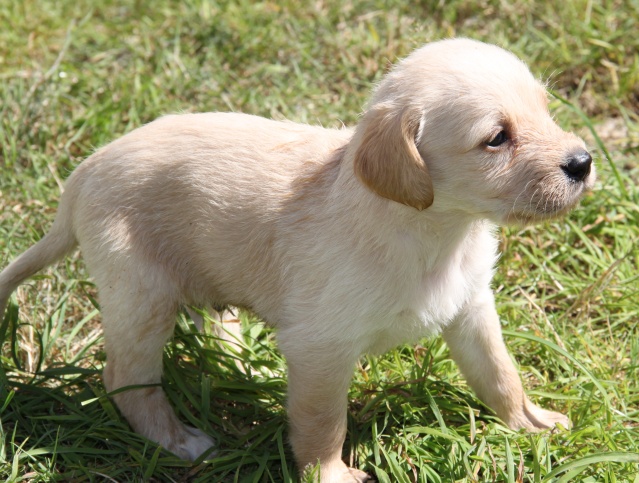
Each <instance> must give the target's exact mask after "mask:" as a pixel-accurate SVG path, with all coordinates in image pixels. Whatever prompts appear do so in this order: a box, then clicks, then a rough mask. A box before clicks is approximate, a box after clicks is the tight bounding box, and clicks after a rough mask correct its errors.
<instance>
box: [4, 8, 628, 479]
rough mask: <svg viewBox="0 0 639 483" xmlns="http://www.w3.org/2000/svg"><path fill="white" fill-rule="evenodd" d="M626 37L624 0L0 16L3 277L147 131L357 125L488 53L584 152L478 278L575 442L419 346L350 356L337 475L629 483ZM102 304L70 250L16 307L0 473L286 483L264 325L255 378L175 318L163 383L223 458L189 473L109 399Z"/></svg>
mask: <svg viewBox="0 0 639 483" xmlns="http://www.w3.org/2000/svg"><path fill="white" fill-rule="evenodd" d="M638 19H639V4H638V3H637V2H636V1H631V0H628V1H602V2H594V1H575V2H559V3H557V2H550V1H541V2H533V1H528V0H515V1H514V2H499V1H487V0H483V1H479V2H472V3H471V2H464V1H461V0H452V1H449V2H435V1H432V0H424V1H421V2H400V1H396V2H394V1H388V2H387V1H384V2H382V1H375V0H370V1H344V2H336V1H331V0H327V1H324V2H292V1H282V2H253V1H248V0H239V1H235V2H231V1H222V0H220V1H207V0H199V1H185V2H179V3H178V2H171V1H169V0H158V1H156V2H153V3H151V2H145V1H143V0H138V1H124V2H116V1H111V0H103V1H101V2H96V1H91V0H77V1H75V2H36V1H34V0H25V1H24V2H13V1H11V0H0V25H3V27H4V28H2V29H0V77H1V81H0V112H1V116H0V148H1V151H0V193H1V195H0V264H1V265H2V266H4V265H5V264H6V263H7V262H8V261H9V260H11V259H13V258H14V257H15V256H16V255H18V254H19V253H20V252H21V251H23V250H24V249H26V248H27V247H28V246H30V245H31V244H32V243H33V242H34V241H36V240H37V239H39V238H40V237H41V236H42V234H43V233H44V232H45V231H46V229H47V228H48V226H49V225H50V223H51V221H52V219H53V216H54V213H55V208H56V204H57V200H58V198H59V192H60V185H61V184H62V183H63V180H64V179H65V178H66V177H67V176H68V175H69V173H70V172H71V170H72V169H73V167H74V166H76V165H77V164H78V163H79V162H80V161H81V160H82V159H83V158H84V157H86V156H87V155H88V154H89V153H91V152H92V150H93V149H94V148H95V147H97V146H100V145H103V144H105V143H107V142H108V141H110V140H112V139H114V138H116V137H118V136H119V135H121V134H122V133H125V132H127V131H130V130H132V129H134V128H135V127H137V126H139V125H141V124H143V123H145V122H148V121H150V120H152V119H154V118H155V117H157V116H159V115H161V114H164V113H169V112H195V111H209V110H210V111H214V110H224V111H228V110H234V111H241V112H246V113H253V114H259V115H263V116H267V117H274V118H278V119H282V118H286V119H291V120H294V121H300V122H309V123H317V124H322V125H325V126H339V125H341V124H342V123H346V124H352V123H354V122H356V121H357V117H358V115H359V113H360V112H361V110H362V107H363V105H364V103H365V102H366V99H367V96H368V93H369V91H370V89H371V86H372V85H373V84H374V83H375V82H376V81H378V80H379V79H380V77H381V76H382V75H383V73H384V72H385V71H386V70H387V68H388V67H389V65H390V64H391V63H392V62H393V61H395V60H396V59H397V58H400V57H402V56H404V55H406V54H407V53H408V52H410V51H411V50H412V49H413V48H415V47H416V46H418V45H420V44H422V43H424V42H427V41H430V40H434V39H438V38H443V37H448V36H451V35H458V36H468V37H473V38H478V39H480V40H484V41H488V42H493V43H498V44H501V45H503V46H505V47H507V48H509V49H511V50H512V51H514V52H515V53H516V54H517V55H519V56H520V57H522V58H523V59H525V60H526V61H527V62H528V63H529V64H530V65H531V68H532V70H533V71H534V72H535V73H536V74H537V75H539V76H540V77H543V78H544V79H548V82H549V85H550V87H551V88H552V89H553V92H554V93H555V94H556V98H555V100H554V101H553V102H552V106H551V107H552V109H553V112H554V115H555V117H556V118H557V120H558V122H559V123H560V124H561V125H562V126H564V127H565V128H566V129H574V130H576V131H577V132H579V133H580V134H582V135H583V136H584V137H585V138H586V139H587V141H588V142H589V144H590V146H591V147H592V150H593V152H594V153H595V156H596V159H597V164H598V169H599V174H600V180H599V182H598V185H597V188H596V190H595V191H594V192H593V194H592V195H590V196H588V197H587V199H585V200H584V202H583V203H582V205H581V206H580V207H579V208H578V209H577V210H576V211H575V212H573V213H572V214H571V215H570V216H569V217H568V218H567V219H564V220H561V221H555V222H552V223H547V224H545V225H543V226H536V227H526V228H516V229H515V228H511V229H503V230H502V233H501V235H502V236H501V240H502V242H501V243H502V247H501V248H502V250H503V256H502V258H501V260H500V262H499V265H498V267H497V268H498V270H497V274H496V277H495V283H494V287H495V291H496V298H497V302H498V307H499V311H500V315H501V317H502V321H503V324H504V333H505V338H506V341H507V343H508V345H509V347H510V350H511V352H512V354H513V356H514V358H515V359H516V360H517V361H518V364H519V367H520V370H521V374H522V377H523V379H524V380H525V386H526V387H527V388H528V391H529V394H530V395H531V397H532V398H533V399H534V400H535V401H537V402H539V403H541V404H542V405H544V406H547V407H549V408H554V409H557V410H561V411H563V412H566V413H568V414H569V415H570V418H571V420H572V422H573V425H574V428H573V429H572V430H570V431H553V432H544V433H538V434H527V433H523V432H513V431H510V430H508V429H506V428H505V427H504V426H503V424H502V423H501V422H500V421H499V420H498V419H496V418H495V417H493V416H492V415H491V413H490V411H489V410H487V408H485V407H484V406H483V405H482V404H481V403H480V402H479V401H478V400H477V399H476V397H475V396H474V395H473V394H472V392H470V391H469V389H468V388H467V386H466V385H465V384H464V382H463V380H462V378H461V377H460V375H459V372H458V370H457V368H456V367H455V365H454V364H453V362H452V361H451V359H450V357H449V354H448V350H447V349H446V346H445V345H444V344H443V342H442V341H441V340H440V339H438V338H434V339H426V340H422V341H421V342H420V343H418V344H417V345H415V346H410V347H408V346H407V347H400V348H398V349H397V350H394V351H392V352H389V353H388V354H386V355H384V356H382V357H378V358H363V359H362V360H361V363H360V365H359V367H358V369H357V371H356V373H355V378H354V382H353V384H352V386H351V394H350V411H349V434H348V439H347V443H346V446H345V457H346V458H347V459H348V460H350V461H352V462H353V463H354V464H356V465H358V466H359V467H360V468H363V469H366V470H367V471H369V472H370V473H374V474H375V475H376V476H377V479H378V480H379V481H389V482H404V481H406V482H412V481H428V482H453V481H454V482H479V481H481V482H484V481H485V482H534V483H537V482H569V481H579V482H631V483H637V482H639V476H637V475H638V474H639V410H638V409H637V408H638V407H639V390H638V389H637V388H638V387H639V376H638V374H639V337H638V336H639V329H638V322H639V248H638V246H637V243H636V241H637V240H638V239H639V190H638V189H637V184H638V182H639V163H638V159H639V115H638V114H637V112H639V60H638V59H639V57H637V52H638V51H639V37H638V36H637V35H636V25H637V21H638ZM95 295H96V294H95V290H94V287H93V286H92V284H91V282H90V280H89V279H88V275H87V273H86V271H85V270H84V267H83V264H82V259H81V258H80V257H79V255H77V254H76V255H75V256H73V257H71V258H69V259H67V260H66V261H64V262H61V263H60V264H59V265H57V266H56V267H52V268H50V269H48V270H46V271H44V272H43V273H41V274H40V275H38V276H37V277H35V278H34V279H32V280H30V281H29V282H27V283H26V284H25V285H23V286H22V287H21V288H20V289H19V290H18V291H17V292H16V294H15V296H14V299H13V302H14V304H12V305H11V306H10V309H9V312H8V314H7V316H6V317H5V319H4V321H3V322H2V325H1V326H0V345H1V349H2V351H1V356H0V421H1V423H0V478H2V477H3V478H4V479H5V480H6V481H12V482H13V481H47V482H49V481H141V480H149V481H194V482H197V481H229V482H230V481H242V482H244V481H255V482H257V481H260V482H262V481H274V482H280V481H295V480H296V476H295V475H296V469H295V467H294V465H293V463H292V456H291V451H290V448H289V446H288V444H287V439H286V438H287V436H286V416H285V412H284V409H283V408H284V403H285V391H286V375H285V374H286V372H285V366H284V363H283V360H282V358H281V356H280V355H279V353H278V352H277V349H276V348H275V346H274V344H273V338H272V334H271V333H270V332H269V330H268V329H266V328H265V327H264V326H262V325H261V324H259V323H258V324H250V323H249V320H248V319H249V318H250V317H251V316H250V315H249V314H243V318H244V319H245V320H244V322H245V324H244V331H245V348H244V349H243V354H242V358H241V359H239V360H241V364H242V365H243V366H244V367H246V369H247V371H246V372H247V373H249V374H251V375H250V376H247V375H246V374H245V373H244V372H242V371H240V370H238V368H237V366H236V363H235V359H234V358H232V357H230V356H228V351H226V350H223V348H222V347H221V346H220V342H219V341H218V340H217V339H216V338H215V337H214V336H213V335H212V333H211V332H210V330H206V331H205V332H204V333H197V332H196V331H195V330H194V328H193V325H192V324H191V322H190V321H189V320H188V318H187V317H186V316H184V315H183V316H181V318H180V323H179V327H178V330H177V332H176V336H175V338H174V339H173V341H172V342H171V343H170V344H169V346H168V347H167V349H166V352H165V378H164V381H163V386H164V387H165V390H166V392H167V393H168V394H169V397H170V398H171V400H172V402H173V404H174V405H175V407H176V408H177V411H178V412H179V414H180V417H182V418H183V419H184V420H185V421H190V422H191V424H193V425H197V426H198V427H200V428H202V429H203V430H205V431H206V432H207V433H209V434H211V435H212V436H213V437H215V438H216V439H217V440H218V441H219V442H220V454H219V457H217V458H215V459H213V460H211V461H206V462H199V463H197V464H195V465H191V464H190V463H186V462H184V461H180V460H179V459H177V458H176V457H174V456H172V455H171V454H169V453H167V452H165V451H163V450H161V449H158V448H157V447H156V446H154V445H153V444H151V443H149V442H148V441H145V440H144V439H142V438H140V437H139V436H137V435H136V434H134V433H132V432H131V430H130V429H129V427H128V426H127V424H126V422H125V421H124V420H123V419H122V418H121V417H120V415H119V414H118V412H117V410H116V409H115V407H114V406H113V404H112V403H111V401H110V400H109V399H108V398H106V397H105V391H104V387H103V385H102V382H101V379H100V372H101V369H102V367H103V365H104V359H105V358H104V353H103V349H102V339H101V332H100V327H99V319H100V316H99V312H98V310H96V304H95ZM18 306H19V312H18Z"/></svg>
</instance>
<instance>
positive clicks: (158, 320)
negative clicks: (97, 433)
mask: <svg viewBox="0 0 639 483" xmlns="http://www.w3.org/2000/svg"><path fill="white" fill-rule="evenodd" d="M124 265H125V264H122V266H120V267H113V266H112V265H111V266H110V267H109V274H107V276H106V277H101V278H102V280H99V279H98V288H99V290H100V299H101V306H102V318H103V326H104V337H105V348H106V355H107V364H106V368H105V371H104V381H105V385H106V388H107V390H108V391H109V392H113V391H117V390H119V389H122V391H121V392H117V393H116V394H114V395H113V399H114V400H115V402H116V404H117V406H118V408H119V409H120V411H121V412H122V414H123V415H124V417H125V418H126V419H127V421H128V422H129V424H130V425H131V426H132V427H133V429H134V430H135V431H136V432H138V433H139V434H141V435H143V436H145V437H147V438H149V439H150V440H152V441H155V442H156V443H159V444H160V445H162V446H163V447H164V448H166V449H168V450H169V451H171V452H173V453H175V454H176V455H178V456H179V457H181V458H184V459H187V460H194V459H196V458H197V457H199V456H200V455H201V454H202V453H204V452H205V451H210V450H211V448H212V446H213V440H212V439H211V438H209V437H208V436H207V435H205V434H204V433H203V432H201V431H200V430H198V429H196V428H192V427H189V426H185V425H184V424H182V423H181V422H180V421H179V420H178V418H177V416H176V415H175V413H174V411H173V409H172V408H171V406H170V404H169V402H168V400H167V397H166V395H165V394H164V392H163V391H162V388H161V387H159V385H160V380H161V376H162V354H163V348H164V344H165V343H166V341H167V340H168V339H169V338H170V337H171V335H172V334H173V329H174V326H175V317H176V310H177V305H178V304H177V300H176V299H177V297H176V295H175V290H174V289H173V287H172V286H171V283H170V281H169V280H168V278H167V277H165V276H164V275H163V273H162V271H161V270H160V269H152V268H149V267H148V266H146V267H144V268H143V269H142V270H141V269H140V267H139V266H138V267H137V270H136V269H135V268H134V267H135V265H136V264H135V263H131V262H130V261H129V263H127V264H126V266H124ZM137 385H144V386H147V387H143V388H132V389H123V388H126V387H128V386H137Z"/></svg>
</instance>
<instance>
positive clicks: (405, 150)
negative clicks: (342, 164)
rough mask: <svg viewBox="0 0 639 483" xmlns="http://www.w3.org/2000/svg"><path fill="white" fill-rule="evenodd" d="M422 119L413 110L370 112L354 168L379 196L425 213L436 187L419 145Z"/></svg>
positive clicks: (386, 108) (363, 124)
mask: <svg viewBox="0 0 639 483" xmlns="http://www.w3.org/2000/svg"><path fill="white" fill-rule="evenodd" d="M420 119H421V113H420V112H419V111H418V110H415V109H410V108H404V109H403V110H400V109H397V108H394V107H392V106H391V107H389V106H375V107H373V108H372V109H371V110H369V111H368V112H366V114H364V118H363V119H362V122H361V123H360V126H361V127H362V128H363V129H364V132H363V133H362V135H361V138H360V145H359V146H358V147H357V150H356V152H355V160H354V168H355V174H356V176H357V177H358V178H359V179H360V180H361V181H362V182H363V183H364V184H365V185H366V186H368V187H369V188H370V189H371V190H372V191H374V192H375V193H377V194H378V195H380V196H383V197H384V198H388V199H390V200H393V201H397V202H398V203H403V204H405V205H408V206H412V207H413V208H417V209H418V210H423V209H424V208H428V207H429V206H430V205H432V204H433V184H432V182H431V178H430V174H429V173H428V167H427V166H426V163H425V162H424V160H423V159H422V157H421V155H420V154H419V151H418V150H417V146H416V144H415V137H416V136H417V131H418V129H419V123H420Z"/></svg>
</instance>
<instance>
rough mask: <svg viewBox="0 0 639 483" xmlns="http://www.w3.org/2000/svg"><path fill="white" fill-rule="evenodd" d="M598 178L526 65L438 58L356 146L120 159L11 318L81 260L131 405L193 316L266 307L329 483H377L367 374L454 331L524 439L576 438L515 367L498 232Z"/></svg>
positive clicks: (405, 67)
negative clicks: (360, 362) (365, 396)
mask: <svg viewBox="0 0 639 483" xmlns="http://www.w3.org/2000/svg"><path fill="white" fill-rule="evenodd" d="M502 141H503V142H502ZM590 164H591V163H590V156H589V155H588V153H587V151H586V150H585V147H584V144H583V142H582V141H581V140H580V139H579V138H577V137H576V136H574V135H573V134H570V133H566V132H564V131H562V130H561V129H560V128H559V127H558V126H557V125H556V124H555V123H554V122H553V120H552V118H551V116H550V115H549V113H548V110H547V100H546V92H545V90H544V88H543V86H542V85H541V84H540V83H539V82H538V81H537V80H535V79H534V78H533V76H532V75H531V74H530V72H529V71H528V69H527V68H526V66H525V65H524V64H523V63H522V62H521V61H519V60H518V59H517V58H516V57H515V56H513V55H512V54H510V53H508V52H506V51H504V50H502V49H500V48H498V47H495V46H491V45H487V44H483V43H480V42H476V41H472V40H467V39H453V40H445V41H440V42H435V43H431V44H427V45H426V46H424V47H422V48H421V49H418V50H416V51H415V52H413V53H412V54H411V55H410V56H409V57H407V58H406V59H404V60H403V61H401V62H399V63H398V64H397V66H396V67H395V68H394V69H393V70H392V71H391V72H390V73H389V74H388V75H387V76H386V77H385V78H384V79H383V80H382V82H381V83H380V85H379V86H378V87H377V89H376V90H375V92H374V95H373V98H372V100H371V102H370V104H369V105H368V107H367V109H366V111H365V112H364V114H363V115H362V118H361V121H360V122H359V124H358V125H357V126H356V127H355V128H354V129H341V130H332V129H324V128H321V127H313V126H307V125H301V124H295V123H291V122H275V121H271V120H266V119H263V118H259V117H254V116H248V115H243V114H222V113H206V114H184V115H174V116H166V117H163V118H161V119H158V120H157V121H155V122H152V123H150V124H148V125H146V126H144V127H141V128H139V129H137V130H135V131H133V132H131V133H129V134H127V135H125V136H123V137H122V138H120V139H118V140H117V141H114V142H112V143H111V144H109V145H107V146H105V147H103V148H101V149H99V150H98V151H97V152H96V153H95V154H93V155H92V156H90V157H89V158H88V159H87V160H86V161H84V162H83V163H82V164H81V165H80V166H78V168H77V169H76V170H75V171H74V172H73V174H72V175H71V176H70V177H69V179H68V181H67V184H66V189H65V192H64V194H63V196H62V199H61V201H60V207H59V210H58V214H57V217H56V219H55V221H54V223H53V226H52V228H51V230H50V231H49V232H48V233H47V234H46V236H44V238H42V240H41V241H39V242H38V243H37V244H36V245H34V246H33V247H31V248H30V249H29V250H27V251H26V252H25V253H24V254H22V255H21V256H20V257H18V258H17V259H16V260H15V261H13V262H12V263H11V264H10V265H9V266H8V267H7V268H6V269H5V270H4V271H3V272H2V273H1V274H0V313H3V312H4V307H5V306H6V303H7V300H8V298H9V296H10V294H11V292H12V291H13V290H14V289H15V288H16V287H17V286H18V284H19V283H20V282H22V281H23V280H24V279H25V278H27V277H29V276H30V275H33V274H34V273H35V272H37V271H38V270H40V269H42V268H43V267H45V266H47V265H49V264H51V263H53V262H55V261H56V260H57V259H59V258H61V257H62V256H64V255H65V254H67V253H69V252H70V251H71V250H72V249H73V248H74V247H75V246H76V245H78V244H79V246H80V248H81V250H82V253H83V256H84V258H85V260H86V263H87V266H88V269H89V272H90V274H91V275H92V277H94V279H95V282H96V284H97V287H98V290H99V297H100V302H101V307H102V319H103V327H104V334H105V345H106V352H107V366H106V369H105V374H104V380H105V384H106V387H107V389H108V390H109V391H113V390H115V389H118V388H122V387H125V386H130V385H137V384H152V383H157V382H159V380H160V377H161V369H162V364H161V360H162V348H163V346H164V344H165V342H166V341H167V339H168V338H170V337H171V334H172V332H173V328H174V324H175V315H176V311H177V310H178V308H179V306H180V305H184V304H192V305H200V306H204V305H207V304H209V303H215V304H219V305H222V304H229V305H234V306H240V307H246V308H249V309H251V310H253V311H254V312H255V313H257V314H258V315H259V316H260V317H262V318H263V319H264V320H265V321H267V322H268V323H269V324H272V325H273V326H275V327H277V328H278V342H279V347H280V348H281V350H282V352H283V353H284V355H285V356H286V358H287V362H288V366H289V398H288V413H289V419H290V437H291V443H292V447H293V451H294V453H295V457H296V459H297V462H298V465H299V468H300V470H303V469H304V467H306V466H307V465H309V464H316V463H317V462H318V461H319V462H320V465H321V466H320V471H321V481H322V482H342V481H364V480H365V479H366V474H365V473H364V472H362V471H360V470H357V469H353V468H348V467H347V466H346V465H345V464H344V463H343V462H342V459H341V452H342V444H343V442H344V438H345V434H346V410H347V391H348V386H349V383H350V379H351V376H352V372H353V367H354V365H355V363H356V361H357V359H358V357H360V356H361V355H362V354H363V353H380V352H383V351H386V350H388V349H390V348H392V347H393V346H395V345H397V344H400V343H403V342H407V341H411V340H412V341H414V340H416V339H417V338H419V337H422V336H427V335H432V334H437V333H439V332H441V333H442V334H443V336H444V338H445V340H446V342H447V343H448V345H449V346H450V350H451V353H452V355H453V358H454V359H455V361H456V362H457V363H458V364H459V366H460V368H461V371H462V372H463V374H464V375H465V377H466V378H467V380H468V382H469V384H470V385H471V386H472V387H473V389H474V390H475V391H476V392H477V394H478V395H479V397H481V398H482V399H483V400H484V401H485V402H486V403H487V404H488V405H489V406H490V407H491V408H493V409H494V411H495V412H496V413H497V415H498V416H499V417H500V418H502V419H503V421H504V422H505V423H506V424H508V425H509V426H510V427H512V428H528V429H532V430H535V429H538V428H547V427H551V426H553V425H555V424H556V423H560V424H562V425H564V426H569V425H570V421H569V420H568V418H566V417H565V416H563V415H561V414H559V413H555V412H550V411H546V410H544V409H541V408H539V407H537V406H536V405H534V404H533V403H532V402H531V401H530V400H529V399H528V397H527V396H526V395H525V393H524V390H523V388H522V384H521V382H520V378H519V376H518V374H517V372H516V370H515V366H514V365H513V363H512V361H511V359H510V356H509V355H508V353H507V351H506V347H505V345H504V343H503V341H502V336H501V329H500V323H499V320H498V317H497V313H496V311H495V307H494V299H493V294H492V291H491V288H490V282H491V278H492V273H493V265H494V262H495V259H496V256H497V243H496V240H495V237H494V235H493V233H492V231H493V226H494V225H495V224H500V223H513V222H514V223H528V222H532V221H537V220H544V219H547V218H550V217H553V216H558V215H560V214H562V213H564V212H566V211H567V210H568V209H570V208H571V207H572V206H574V205H575V204H576V203H577V201H578V200H579V198H580V196H581V195H582V194H583V193H584V192H585V191H587V190H588V189H590V188H591V187H592V185H593V183H594V179H595V174H594V167H591V166H590ZM114 399H115V402H116V403H117V405H118V407H119V408H120V410H121V412H122V414H123V415H124V416H125V417H126V418H127V420H128V421H129V423H130V424H131V426H132V427H133V428H134V429H135V430H136V431H137V432H139V433H141V434H143V435H144V436H146V437H148V438H149V439H151V440H153V441H156V442H158V443H159V444H161V445H162V446H164V447H165V448H167V449H169V450H170V451H172V452H174V453H175V454H177V455H179V456H181V457H183V458H186V459H195V458H197V457H198V456H200V455H201V454H202V453H203V452H205V451H206V452H208V451H212V450H214V446H215V445H214V441H212V440H211V439H210V438H209V437H208V436H207V435H205V434H204V433H202V432H201V431H200V430H198V429H195V428H191V427H187V426H185V425H184V424H183V423H181V422H180V421H179V420H178V419H177V418H176V416H175V414H174V412H173V410H172V408H171V407H170V405H169V403H168V401H167V399H166V397H165V395H164V394H163V392H162V391H161V389H159V388H151V389H135V390H128V391H125V392H121V393H119V394H117V395H116V396H114Z"/></svg>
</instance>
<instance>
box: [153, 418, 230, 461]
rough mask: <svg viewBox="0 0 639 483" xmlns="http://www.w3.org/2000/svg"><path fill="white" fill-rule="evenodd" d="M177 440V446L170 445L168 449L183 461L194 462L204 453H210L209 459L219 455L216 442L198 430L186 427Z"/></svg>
mask: <svg viewBox="0 0 639 483" xmlns="http://www.w3.org/2000/svg"><path fill="white" fill-rule="evenodd" d="M176 440H177V443H176V444H174V445H170V444H169V445H167V448H166V449H168V450H169V451H171V452H172V453H175V454H176V455H177V456H179V457H180V458H182V459H185V460H189V461H194V460H196V459H197V458H198V457H200V456H201V455H202V454H204V453H208V454H207V458H212V457H213V456H215V455H216V454H217V452H216V451H215V449H214V446H215V441H214V440H213V439H212V438H211V437H210V436H208V435H207V434H205V433H204V432H202V431H200V430H199V429H197V428H192V427H191V426H184V428H183V432H182V434H181V435H180V437H179V438H176Z"/></svg>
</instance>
